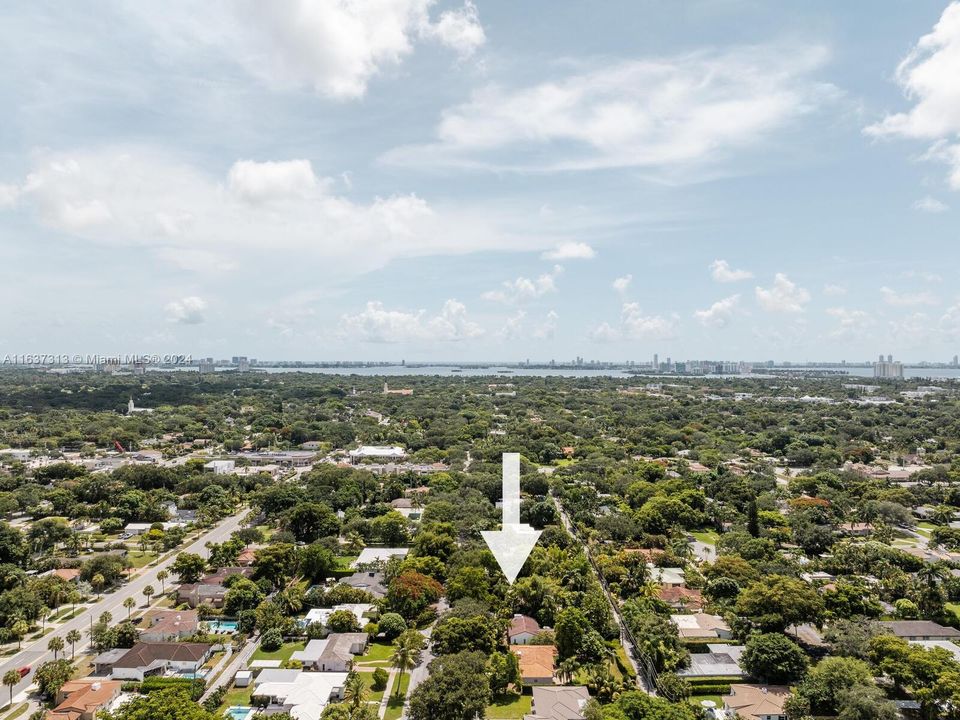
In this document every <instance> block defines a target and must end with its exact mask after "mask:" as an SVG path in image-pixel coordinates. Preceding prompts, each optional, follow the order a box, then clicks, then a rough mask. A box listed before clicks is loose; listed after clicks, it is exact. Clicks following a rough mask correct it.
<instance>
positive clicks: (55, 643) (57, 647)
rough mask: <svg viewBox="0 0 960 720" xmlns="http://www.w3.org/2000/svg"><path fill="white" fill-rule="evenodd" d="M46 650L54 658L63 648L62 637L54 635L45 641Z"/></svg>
mask: <svg viewBox="0 0 960 720" xmlns="http://www.w3.org/2000/svg"><path fill="white" fill-rule="evenodd" d="M47 650H49V651H50V652H52V653H53V659H54V660H56V659H57V658H58V657H59V656H60V652H61V651H62V650H63V638H62V637H57V636H56V635H55V636H53V637H52V638H50V639H49V640H48V641H47Z"/></svg>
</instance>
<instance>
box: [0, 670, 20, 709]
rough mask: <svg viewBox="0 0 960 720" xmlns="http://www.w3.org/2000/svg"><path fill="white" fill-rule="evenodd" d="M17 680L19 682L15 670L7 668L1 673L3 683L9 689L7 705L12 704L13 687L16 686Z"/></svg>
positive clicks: (18, 674) (18, 676)
mask: <svg viewBox="0 0 960 720" xmlns="http://www.w3.org/2000/svg"><path fill="white" fill-rule="evenodd" d="M18 682H20V673H18V672H17V671H16V670H7V671H6V672H5V673H4V674H3V684H4V685H6V686H7V688H9V690H10V702H9V703H8V705H13V689H14V688H15V687H16V686H17V683H18Z"/></svg>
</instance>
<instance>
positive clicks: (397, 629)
mask: <svg viewBox="0 0 960 720" xmlns="http://www.w3.org/2000/svg"><path fill="white" fill-rule="evenodd" d="M377 628H378V629H379V631H380V632H382V633H383V635H384V637H386V638H387V640H393V639H394V638H396V637H398V636H399V635H400V634H401V633H402V632H403V631H404V630H406V629H407V623H406V621H405V620H404V619H403V618H402V617H401V616H400V615H399V614H398V613H392V612H388V613H384V614H383V615H382V616H381V617H380V620H378V621H377Z"/></svg>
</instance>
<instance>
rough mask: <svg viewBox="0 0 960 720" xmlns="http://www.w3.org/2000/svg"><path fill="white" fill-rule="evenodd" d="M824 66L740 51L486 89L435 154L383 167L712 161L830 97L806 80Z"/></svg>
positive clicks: (395, 155) (456, 112)
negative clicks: (395, 165) (406, 165)
mask: <svg viewBox="0 0 960 720" xmlns="http://www.w3.org/2000/svg"><path fill="white" fill-rule="evenodd" d="M825 57H826V53H825V52H824V51H823V50H822V49H821V48H816V47H796V48H791V49H790V50H789V51H786V50H785V49H784V48H783V47H782V46H776V47H773V46H770V47H744V48H738V49H734V50H731V51H728V52H725V53H706V52H699V53H691V54H687V55H681V56H677V57H662V58H651V59H645V60H626V61H620V62H616V63H612V64H609V65H606V66H604V67H598V68H596V69H592V70H586V71H583V72H580V73H577V74H572V75H568V76H567V77H563V78H559V79H556V80H551V81H546V82H542V83H540V84H538V85H533V86H529V87H525V88H519V89H516V88H506V87H501V86H496V85H494V86H488V87H485V88H483V89H480V90H478V91H476V92H474V94H473V95H472V97H471V99H470V100H469V101H468V102H467V103H465V104H463V105H459V106H456V107H453V108H450V109H448V110H446V111H445V112H444V113H443V115H442V118H441V120H440V123H439V126H438V128H437V141H436V142H435V143H433V144H430V145H425V146H412V147H403V148H397V149H395V150H394V151H392V152H390V153H388V154H387V155H386V156H385V158H384V159H385V160H387V161H388V162H395V163H402V164H426V165H452V166H477V167H487V168H507V169H515V170H546V171H565V170H586V169H597V168H611V167H642V168H651V169H663V168H667V167H674V166H693V165H700V164H703V163H707V162H714V161H718V160H721V159H723V158H724V157H725V156H726V155H728V154H730V153H732V152H734V151H737V150H741V149H743V148H746V147H750V146H754V145H757V144H758V143H760V142H762V141H763V140H765V139H766V138H767V137H768V136H769V135H770V134H772V133H773V132H774V131H775V130H778V129H780V128H782V127H784V126H786V125H789V124H790V123H792V122H794V121H796V119H797V118H798V117H800V116H802V115H804V114H806V113H809V112H811V111H812V110H813V109H815V108H816V107H817V106H818V105H819V104H821V103H822V102H823V101H824V100H825V98H827V97H830V96H833V95H835V93H836V91H835V89H834V88H832V87H831V86H826V85H821V84H817V83H815V82H813V81H812V80H811V79H810V78H809V75H810V73H812V72H813V71H814V70H815V69H816V68H818V67H819V66H820V65H821V64H822V63H823V62H824V60H825ZM497 153H499V155H498V154H497Z"/></svg>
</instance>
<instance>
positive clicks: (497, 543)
mask: <svg viewBox="0 0 960 720" xmlns="http://www.w3.org/2000/svg"><path fill="white" fill-rule="evenodd" d="M540 532H541V531H540V530H534V529H533V528H532V527H530V526H529V525H526V524H521V522H520V454H519V453H504V454H503V528H502V529H501V530H486V531H481V533H480V534H481V535H482V536H483V540H484V542H486V543H487V547H489V548H490V552H492V553H493V556H494V557H495V558H496V559H497V562H498V563H499V564H500V569H501V570H502V571H503V574H504V575H505V576H506V578H507V582H508V583H510V584H511V585H513V581H514V580H516V579H517V575H519V574H520V568H522V567H523V564H524V563H525V562H526V561H527V557H529V555H530V553H531V552H532V551H533V546H534V545H536V544H537V540H539V539H540Z"/></svg>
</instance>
